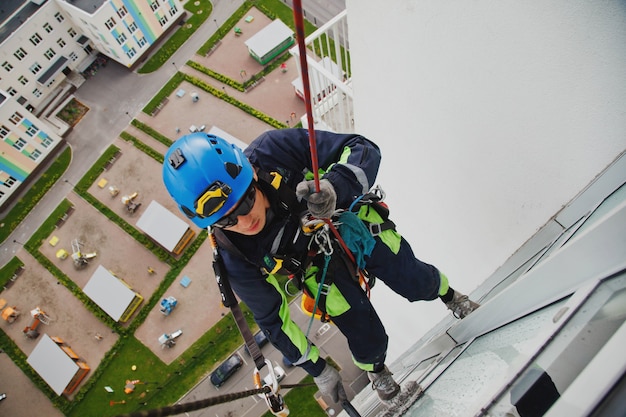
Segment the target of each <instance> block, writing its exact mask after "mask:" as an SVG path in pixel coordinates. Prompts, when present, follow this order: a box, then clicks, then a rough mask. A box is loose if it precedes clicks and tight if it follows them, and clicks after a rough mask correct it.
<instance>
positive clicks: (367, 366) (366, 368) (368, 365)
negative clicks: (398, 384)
mask: <svg viewBox="0 0 626 417" xmlns="http://www.w3.org/2000/svg"><path fill="white" fill-rule="evenodd" d="M352 362H354V364H355V365H356V366H357V368H359V369H362V370H364V371H366V372H372V371H374V364H373V363H361V362H359V361H357V360H356V359H354V357H352Z"/></svg>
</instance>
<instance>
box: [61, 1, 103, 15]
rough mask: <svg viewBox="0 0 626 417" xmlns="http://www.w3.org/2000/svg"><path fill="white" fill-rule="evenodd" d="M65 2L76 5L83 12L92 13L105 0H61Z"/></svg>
mask: <svg viewBox="0 0 626 417" xmlns="http://www.w3.org/2000/svg"><path fill="white" fill-rule="evenodd" d="M61 1H64V2H65V3H68V4H71V5H72V6H74V7H78V8H79V9H81V10H82V11H84V12H85V13H93V12H95V11H96V10H98V9H99V8H100V6H102V5H103V4H104V3H105V2H106V1H107V0H61Z"/></svg>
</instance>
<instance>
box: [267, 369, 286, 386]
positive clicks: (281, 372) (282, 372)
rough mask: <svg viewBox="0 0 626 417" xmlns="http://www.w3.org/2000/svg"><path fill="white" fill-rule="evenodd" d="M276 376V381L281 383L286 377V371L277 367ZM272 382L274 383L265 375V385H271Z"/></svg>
mask: <svg viewBox="0 0 626 417" xmlns="http://www.w3.org/2000/svg"><path fill="white" fill-rule="evenodd" d="M274 375H275V376H276V381H278V382H280V381H282V380H283V378H284V377H285V370H284V369H283V368H281V367H280V366H278V365H276V366H275V367H274ZM271 382H272V381H270V376H269V374H268V375H265V377H264V378H263V385H271Z"/></svg>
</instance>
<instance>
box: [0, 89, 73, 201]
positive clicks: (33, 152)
mask: <svg viewBox="0 0 626 417" xmlns="http://www.w3.org/2000/svg"><path fill="white" fill-rule="evenodd" d="M63 144H64V140H63V139H62V138H61V137H59V136H58V135H57V134H56V133H54V131H53V129H51V128H50V127H49V126H48V124H46V123H45V122H44V121H43V120H41V119H39V118H37V117H35V116H34V115H33V114H32V113H30V112H28V111H27V110H26V109H25V108H24V107H23V106H21V105H20V104H19V103H17V101H15V100H14V99H13V98H12V97H10V96H9V95H8V94H6V93H4V92H1V91H0V207H2V206H3V205H4V204H5V203H6V202H7V201H10V199H11V197H12V196H13V195H14V193H16V192H17V190H18V189H19V188H20V186H21V185H22V183H23V182H24V181H26V179H27V178H28V177H29V176H30V175H31V174H33V173H34V172H36V170H37V168H38V167H39V166H40V165H41V163H42V162H43V161H45V160H46V159H47V158H48V157H50V156H54V155H55V154H56V152H57V151H58V149H60V148H59V147H60V146H62V145H63Z"/></svg>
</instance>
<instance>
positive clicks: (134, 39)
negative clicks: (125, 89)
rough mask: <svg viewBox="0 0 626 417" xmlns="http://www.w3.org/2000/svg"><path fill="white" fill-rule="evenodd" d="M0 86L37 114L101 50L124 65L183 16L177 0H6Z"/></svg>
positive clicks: (74, 80) (0, 34) (76, 78)
mask: <svg viewBox="0 0 626 417" xmlns="http://www.w3.org/2000/svg"><path fill="white" fill-rule="evenodd" d="M3 8H4V10H5V13H4V15H3V16H6V18H5V19H4V20H3V21H2V23H1V24H2V30H1V31H0V66H2V68H0V74H1V76H0V89H2V90H4V91H6V92H8V93H9V95H11V96H12V97H15V99H16V100H17V101H18V103H20V104H22V105H23V106H25V107H26V109H28V110H29V111H31V112H33V113H35V114H37V115H39V114H41V113H42V112H43V111H44V110H45V107H46V106H47V105H48V104H50V103H51V102H52V101H53V100H54V99H55V98H56V96H58V95H59V94H62V92H63V91H64V90H67V89H71V87H72V86H74V87H78V86H80V84H81V83H82V82H83V81H84V78H83V77H82V75H81V74H80V73H81V72H83V71H84V70H85V69H86V68H87V67H89V65H90V64H91V63H92V62H93V61H94V60H95V59H96V56H97V54H98V53H101V54H103V55H106V56H107V57H109V58H110V59H113V60H115V61H117V62H119V63H121V64H122V65H124V66H126V67H132V66H133V65H135V64H136V63H138V62H139V60H140V59H141V57H142V56H143V55H144V54H145V53H146V52H147V51H148V49H149V48H150V46H152V45H153V44H155V42H157V41H158V40H159V38H160V37H161V36H162V35H163V34H164V33H166V31H167V30H168V29H170V28H171V27H172V26H173V25H174V24H175V23H177V22H178V21H179V20H180V19H182V17H183V13H184V10H183V8H182V6H181V4H180V1H179V0H71V1H69V0H47V1H46V0H32V1H29V0H6V1H5V2H3Z"/></svg>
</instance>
